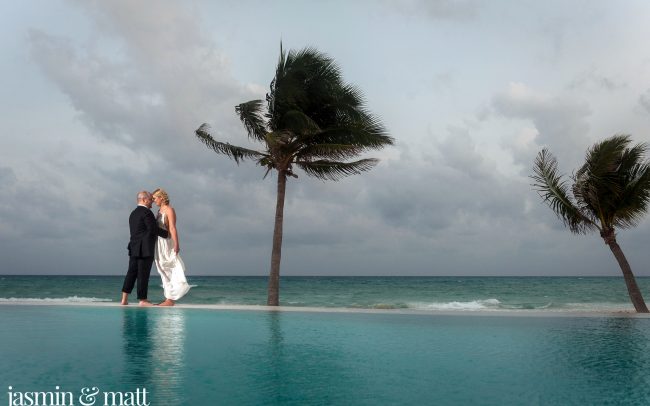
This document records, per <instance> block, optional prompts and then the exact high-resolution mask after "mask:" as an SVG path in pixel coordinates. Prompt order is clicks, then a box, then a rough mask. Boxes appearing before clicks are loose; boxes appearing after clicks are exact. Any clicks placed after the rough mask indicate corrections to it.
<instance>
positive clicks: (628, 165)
mask: <svg viewBox="0 0 650 406" xmlns="http://www.w3.org/2000/svg"><path fill="white" fill-rule="evenodd" d="M630 142H631V141H630V137H629V135H615V136H613V137H611V138H608V139H606V140H604V141H602V142H599V143H596V144H595V145H594V146H593V147H592V148H591V149H589V151H587V156H586V158H585V163H584V165H582V167H580V169H578V170H577V171H576V172H575V173H574V174H573V175H572V176H571V180H572V181H573V185H572V186H571V193H569V186H568V184H567V181H566V180H564V179H563V176H562V175H559V174H558V170H557V160H556V159H555V157H554V156H553V155H552V154H551V153H550V152H549V151H548V150H547V149H546V148H544V149H543V150H542V151H541V152H540V153H539V154H538V155H537V159H536V160H535V167H534V175H533V176H531V178H532V179H534V180H535V182H536V183H535V184H533V185H532V186H533V188H535V189H536V190H537V192H538V193H539V194H540V196H541V197H542V199H544V202H546V203H547V204H548V205H549V207H550V208H551V209H552V210H553V211H554V212H555V214H557V216H558V217H559V218H560V219H562V221H563V222H564V225H565V226H567V227H568V228H569V230H571V232H572V233H575V234H586V233H588V232H590V231H599V232H600V236H601V237H602V238H603V240H604V241H605V244H607V245H608V246H609V248H610V250H611V251H612V253H613V254H614V257H615V258H616V260H617V261H618V264H619V266H620V267H621V271H623V277H624V278H625V283H626V285H627V290H628V294H629V295H630V300H631V301H632V304H633V305H634V308H635V309H636V311H637V312H639V313H648V307H647V306H646V304H645V301H644V300H643V296H642V295H641V290H640V289H639V286H638V285H637V283H636V279H635V278H634V274H633V273H632V269H631V268H630V264H629V263H628V262H627V259H626V258H625V255H624V254H623V250H622V249H621V247H620V246H619V245H618V242H617V241H616V232H615V229H616V228H621V229H624V228H630V227H634V226H635V225H637V224H638V222H639V221H640V220H641V219H642V218H643V216H644V214H645V212H646V210H647V206H648V201H649V200H650V164H649V163H648V161H647V160H646V159H645V154H646V150H647V145H646V144H637V145H634V146H632V147H630V146H629V145H630Z"/></svg>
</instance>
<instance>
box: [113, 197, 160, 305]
mask: <svg viewBox="0 0 650 406" xmlns="http://www.w3.org/2000/svg"><path fill="white" fill-rule="evenodd" d="M152 201H153V198H152V197H151V194H150V193H149V192H147V191H146V190H145V191H142V192H140V193H138V207H136V208H135V210H133V212H131V215H130V216H129V229H130V230H131V240H130V241H129V245H128V246H127V249H128V250H129V270H128V271H127V272H126V277H125V278H124V285H123V286H122V304H123V305H127V304H129V301H128V298H129V294H130V293H131V292H132V291H133V285H134V284H135V282H136V280H137V281H138V300H139V301H140V306H152V304H151V302H149V301H148V300H147V292H148V289H149V274H150V273H151V265H152V264H153V256H154V251H155V249H156V239H157V237H158V236H161V237H163V238H167V237H168V236H169V233H168V232H167V230H164V229H162V228H160V227H158V224H157V223H156V218H155V217H154V216H153V213H152V212H151V210H150V209H151V202H152Z"/></svg>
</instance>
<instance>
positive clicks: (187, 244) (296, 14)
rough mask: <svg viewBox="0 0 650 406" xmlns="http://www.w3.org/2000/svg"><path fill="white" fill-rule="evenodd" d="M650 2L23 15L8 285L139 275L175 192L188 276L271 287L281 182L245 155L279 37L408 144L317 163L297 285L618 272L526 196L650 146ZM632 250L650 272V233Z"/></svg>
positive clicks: (7, 131)
mask: <svg viewBox="0 0 650 406" xmlns="http://www.w3.org/2000/svg"><path fill="white" fill-rule="evenodd" d="M649 19H650V3H648V2H647V1H643V0H640V1H621V2H611V1H592V0H588V1H578V0H572V1H565V0H562V1H544V2H540V1H473V0H459V1H452V0H428V1H426V0H422V1H420V0H404V1H397V0H396V1H387V0H386V1H382V0H375V1H354V2H350V1H344V0H341V1H336V0H332V1H319V2H317V1H302V0H296V1H273V2H268V1H234V0H233V1H163V0H156V1H154V0H148V1H126V0H112V1H81V0H79V1H60V0H53V1H48V2H43V1H36V0H25V1H4V2H2V3H1V4H0V43H1V44H2V51H3V57H2V63H1V64H0V81H1V84H2V92H1V93H0V103H1V111H2V119H1V120H0V132H1V133H0V134H1V135H0V258H2V261H1V262H0V264H1V266H0V273H2V274H107V275H120V274H124V273H125V270H126V265H127V256H126V255H127V254H126V243H127V240H128V215H129V213H130V211H131V210H132V209H133V208H134V207H135V195H136V193H137V192H138V190H140V189H143V188H144V189H154V188H156V187H163V188H165V189H167V191H168V192H169V194H170V197H171V200H172V205H174V206H175V208H176V211H177V213H178V218H179V220H178V221H179V223H178V227H179V231H180V239H181V253H182V255H183V259H184V261H185V262H186V265H187V267H188V274H189V275H190V276H191V275H265V274H267V272H268V268H269V264H270V251H271V235H272V228H273V216H274V207H275V179H274V178H272V177H269V178H267V179H266V180H262V176H263V173H264V171H263V170H262V169H261V168H259V167H255V165H254V164H253V163H244V164H241V165H240V166H237V165H236V164H235V163H234V162H233V161H230V160H228V159H227V158H226V157H224V156H218V155H216V154H215V153H213V152H211V151H210V150H208V149H207V148H206V147H205V146H204V145H203V144H201V143H200V142H199V141H198V140H197V139H196V136H195V135H194V130H195V129H196V128H197V127H198V126H199V125H201V124H202V123H209V124H210V125H211V126H212V128H213V131H214V135H215V137H216V138H218V139H220V140H223V141H227V142H231V143H235V144H240V145H249V144H248V141H247V139H246V136H245V131H244V129H243V127H242V125H241V123H240V122H239V121H238V119H237V117H236V115H235V112H234V106H235V105H236V104H239V103H241V102H244V101H248V100H251V99H256V98H263V97H264V94H265V92H266V90H267V89H268V85H269V83H270V81H271V79H272V78H273V73H274V68H275V64H276V62H277V58H278V55H279V48H280V41H282V42H283V44H284V47H285V48H291V49H299V48H302V47H305V46H314V47H317V48H318V49H319V50H321V51H323V52H325V53H327V54H329V55H330V56H331V57H333V58H334V59H336V61H337V62H338V63H339V65H340V67H341V69H342V71H343V74H344V77H345V80H346V81H347V82H350V83H353V84H355V85H357V86H358V87H359V88H361V89H362V90H363V92H364V94H365V97H366V100H367V104H368V107H369V109H370V110H371V111H372V112H373V113H374V114H376V115H377V116H379V117H381V119H382V120H383V122H384V124H385V125H386V127H387V128H388V129H389V131H390V133H391V135H392V136H393V137H394V138H395V139H396V145H395V146H394V147H392V148H387V149H385V150H382V151H379V152H377V153H374V154H370V155H369V156H375V157H378V158H380V159H381V162H380V164H379V165H378V166H377V167H376V168H375V169H374V170H373V171H371V172H369V173H367V174H364V175H361V176H355V177H350V178H347V179H344V180H341V181H339V182H322V181H319V180H316V179H312V178H308V177H307V176H305V175H304V174H302V173H299V175H301V176H300V178H299V179H297V180H291V181H290V182H289V185H288V189H287V201H286V206H285V210H286V211H285V240H284V246H283V258H282V260H283V262H282V274H284V275H614V276H617V275H620V270H619V269H618V266H617V265H616V262H615V260H614V258H613V256H612V254H611V252H610V251H609V249H608V248H607V247H606V246H605V245H604V243H603V242H602V240H601V239H600V237H599V236H597V235H588V236H575V235H572V234H570V233H569V232H568V230H566V229H564V228H563V226H562V224H561V222H560V221H559V220H558V219H557V218H556V217H555V215H554V214H553V213H552V212H551V211H550V210H549V209H548V208H547V207H546V206H544V205H543V204H542V203H541V200H540V198H539V196H537V194H536V193H535V192H533V191H532V190H531V187H530V183H531V180H530V179H529V178H528V176H529V175H530V174H531V171H532V162H533V160H534V158H535V155H536V153H537V152H538V151H539V150H540V149H541V148H543V147H545V146H546V147H549V148H550V149H551V151H552V152H554V153H555V155H556V156H557V157H558V160H559V163H560V167H561V169H562V171H563V172H564V173H569V174H570V173H571V172H572V171H573V170H574V169H575V168H576V167H577V166H578V165H579V164H580V160H581V159H582V158H583V156H584V152H585V150H586V149H587V148H588V147H589V146H590V145H591V144H593V143H594V142H595V141H597V140H601V139H603V138H606V137H608V136H611V135H613V134H615V133H627V134H631V135H632V137H633V139H634V141H636V142H650V42H648V41H647V39H648V38H650V25H649V24H648V23H647V22H648V20H649ZM618 238H619V242H620V243H621V246H622V248H623V250H624V251H625V253H626V254H627V256H628V260H629V261H630V262H631V265H632V268H633V269H634V271H635V273H636V274H637V275H649V276H650V249H648V247H649V245H650V219H646V220H645V221H643V222H642V223H641V224H640V225H639V226H638V227H636V228H635V229H632V230H622V231H621V232H620V233H619V236H618Z"/></svg>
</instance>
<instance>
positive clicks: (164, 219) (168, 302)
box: [153, 189, 190, 306]
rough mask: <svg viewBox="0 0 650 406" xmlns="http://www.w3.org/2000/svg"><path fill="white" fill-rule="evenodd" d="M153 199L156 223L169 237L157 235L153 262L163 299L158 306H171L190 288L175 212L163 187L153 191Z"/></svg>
mask: <svg viewBox="0 0 650 406" xmlns="http://www.w3.org/2000/svg"><path fill="white" fill-rule="evenodd" d="M153 201H154V203H156V206H158V207H159V208H160V209H159V210H158V217H157V220H158V225H159V226H160V227H161V228H164V229H165V230H168V231H169V238H162V237H158V242H157V243H156V251H155V253H154V262H155V263H156V268H157V269H158V273H159V274H160V277H161V278H162V283H163V289H164V291H165V301H164V302H162V303H159V306H173V305H174V301H176V300H178V299H180V298H182V297H183V296H185V294H186V293H187V292H188V291H189V290H190V285H188V284H187V280H186V279H185V264H183V260H182V259H181V257H180V255H178V252H179V251H180V246H179V244H178V232H177V230H176V212H175V211H174V208H173V207H172V206H170V205H169V196H168V195H167V192H165V191H164V190H163V189H156V190H155V191H154V192H153Z"/></svg>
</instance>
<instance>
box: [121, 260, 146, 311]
mask: <svg viewBox="0 0 650 406" xmlns="http://www.w3.org/2000/svg"><path fill="white" fill-rule="evenodd" d="M152 264H153V257H129V270H128V271H126V277H125V278H124V285H123V286H122V292H124V293H129V294H130V293H131V292H132V291H133V285H134V284H135V282H136V280H137V282H138V300H147V293H148V291H149V275H150V274H151V265H152Z"/></svg>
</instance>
